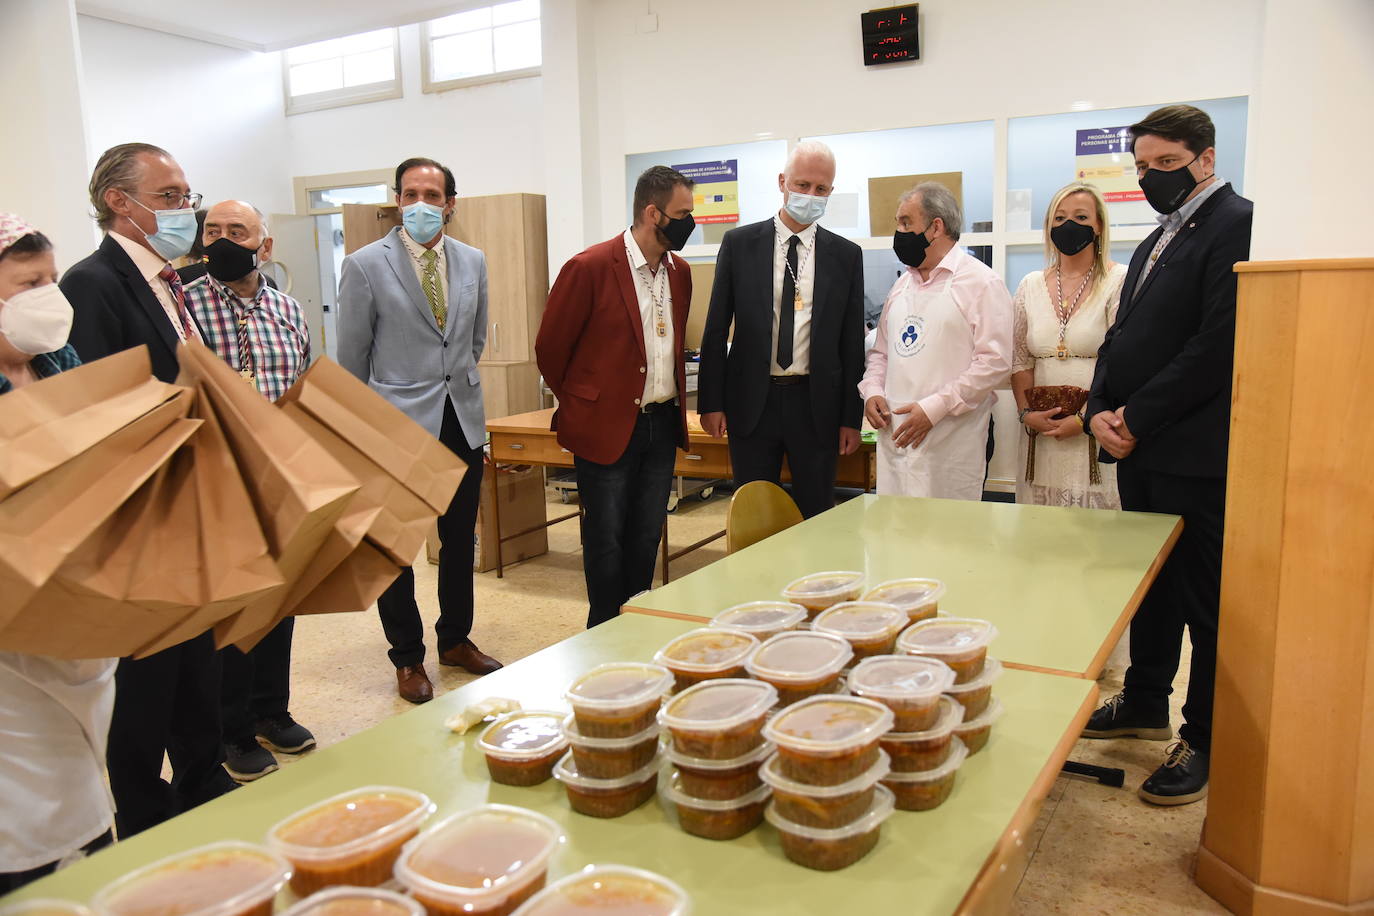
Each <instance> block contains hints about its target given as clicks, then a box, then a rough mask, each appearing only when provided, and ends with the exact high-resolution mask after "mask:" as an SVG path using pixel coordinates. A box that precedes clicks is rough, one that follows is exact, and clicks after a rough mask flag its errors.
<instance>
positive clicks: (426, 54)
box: [420, 0, 542, 92]
mask: <svg viewBox="0 0 1374 916" xmlns="http://www.w3.org/2000/svg"><path fill="white" fill-rule="evenodd" d="M420 48H421V51H422V52H423V54H422V57H423V60H422V63H423V79H422V83H423V89H424V91H425V92H442V91H443V90H445V89H454V88H457V87H459V86H468V85H472V84H474V83H487V82H494V81H496V80H508V79H518V78H520V77H525V76H537V75H538V74H539V64H540V61H541V60H542V47H541V40H540V35H539V0H515V2H513V3H500V4H496V5H494V6H484V7H481V8H479V9H472V10H466V11H464V12H461V13H454V14H453V15H452V16H445V17H443V18H442V19H432V20H430V21H429V22H426V23H425V24H424V27H423V28H422V29H421V34H420Z"/></svg>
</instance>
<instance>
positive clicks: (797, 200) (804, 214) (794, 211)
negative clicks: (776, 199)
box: [784, 191, 830, 226]
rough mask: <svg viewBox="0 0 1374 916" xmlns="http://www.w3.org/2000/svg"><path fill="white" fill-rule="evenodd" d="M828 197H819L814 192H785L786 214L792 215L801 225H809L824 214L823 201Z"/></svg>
mask: <svg viewBox="0 0 1374 916" xmlns="http://www.w3.org/2000/svg"><path fill="white" fill-rule="evenodd" d="M829 199H830V198H828V197H821V196H819V195H816V194H799V193H797V192H796V191H788V192H787V206H786V207H785V208H784V209H786V210H787V215H788V216H790V217H792V218H793V219H794V220H796V221H797V222H799V223H801V224H802V225H803V226H809V225H811V224H812V223H814V222H815V221H816V220H818V219H820V218H821V217H822V216H824V215H825V202H826V201H827V200H829Z"/></svg>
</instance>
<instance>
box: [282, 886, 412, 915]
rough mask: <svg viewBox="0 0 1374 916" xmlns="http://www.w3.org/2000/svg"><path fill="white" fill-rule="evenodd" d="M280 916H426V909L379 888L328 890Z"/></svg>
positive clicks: (405, 897)
mask: <svg viewBox="0 0 1374 916" xmlns="http://www.w3.org/2000/svg"><path fill="white" fill-rule="evenodd" d="M283 916H425V908H424V907H423V906H422V905H421V904H420V901H418V900H416V899H415V898H414V897H407V896H405V895H404V894H398V893H396V892H395V891H388V890H383V889H382V888H380V887H327V888H325V889H324V890H322V891H320V892H318V893H315V894H311V895H310V896H309V897H306V898H305V899H304V900H301V901H299V902H298V903H297V904H296V905H295V906H293V907H291V909H289V910H287V911H286V912H285V913H284V914H283Z"/></svg>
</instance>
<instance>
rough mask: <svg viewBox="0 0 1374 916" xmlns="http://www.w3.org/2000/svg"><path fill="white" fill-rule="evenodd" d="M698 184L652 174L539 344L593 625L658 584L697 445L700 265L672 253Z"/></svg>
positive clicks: (556, 302)
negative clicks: (572, 472)
mask: <svg viewBox="0 0 1374 916" xmlns="http://www.w3.org/2000/svg"><path fill="white" fill-rule="evenodd" d="M692 187H693V183H692V182H691V181H690V180H688V179H687V178H685V177H683V176H682V174H681V173H679V172H677V171H675V170H673V169H670V168H667V167H665V166H654V167H653V168H650V169H648V170H647V171H645V172H644V174H642V175H640V176H639V180H638V182H636V184H635V194H634V223H633V225H631V226H630V228H629V229H626V230H625V231H624V232H622V233H620V234H619V235H616V236H615V237H614V238H612V239H609V240H607V241H605V242H601V243H600V244H598V245H593V246H592V247H591V248H588V249H587V250H586V251H583V252H582V253H580V254H577V255H574V256H573V258H572V259H571V260H570V261H568V263H566V264H564V265H563V269H562V270H560V271H559V272H558V279H557V280H556V281H555V282H554V285H553V289H551V290H550V291H549V299H548V303H547V305H546V306H545V309H544V318H543V321H542V322H541V323H540V325H539V336H538V338H537V339H536V341H535V344H534V350H535V356H536V358H537V360H538V363H539V371H540V372H541V373H542V374H543V376H544V381H546V382H547V383H548V385H549V388H550V389H551V390H552V391H553V393H554V394H555V395H556V396H557V397H558V410H557V411H555V412H554V415H553V429H555V430H557V432H558V442H559V444H560V445H562V446H563V447H564V448H566V449H567V450H568V451H570V452H572V453H573V461H574V464H575V466H576V468H577V490H578V494H579V497H580V498H581V500H582V509H583V515H582V566H583V571H584V573H585V575H586V578H587V601H588V604H589V605H590V608H589V610H588V613H587V626H588V627H594V626H596V625H597V624H599V623H604V622H605V621H607V620H610V619H611V618H613V617H615V616H616V615H617V614H619V613H620V606H621V605H622V604H624V603H625V599H627V598H629V597H630V596H631V595H634V594H637V593H639V592H641V591H644V590H645V589H647V588H649V587H650V586H651V585H653V580H654V561H655V558H656V556H657V553H658V542H659V537H660V536H661V534H662V531H663V523H664V520H665V519H666V517H667V513H668V493H669V491H670V489H671V488H672V481H673V465H674V463H675V462H676V459H677V449H678V448H684V449H685V448H686V447H687V409H686V403H685V402H686V398H685V397H684V395H685V393H686V391H687V387H686V383H687V380H686V367H685V365H684V363H683V356H682V341H683V337H684V334H685V333H686V330H687V309H688V307H689V306H690V305H691V302H692V274H691V270H690V268H689V267H688V266H687V262H686V261H684V260H682V259H681V258H679V257H677V256H676V255H674V254H672V252H673V251H676V250H678V249H680V248H682V246H683V245H684V244H686V242H687V237H688V236H689V235H691V234H692V230H693V229H694V228H695V226H696V223H695V222H694V221H693V219H692V206H693V198H692Z"/></svg>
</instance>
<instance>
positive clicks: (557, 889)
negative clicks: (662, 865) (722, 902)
mask: <svg viewBox="0 0 1374 916" xmlns="http://www.w3.org/2000/svg"><path fill="white" fill-rule="evenodd" d="M690 911H691V905H690V898H688V896H687V892H686V891H684V890H683V889H682V888H681V887H679V886H678V885H677V884H675V883H673V882H672V881H669V880H668V879H667V878H665V877H663V876H662V875H656V874H654V873H653V872H650V871H644V870H643V869H639V868H630V867H629V866H626V865H589V866H587V867H586V868H584V869H583V870H582V871H580V872H577V873H576V874H572V875H568V877H566V878H564V879H562V880H561V881H558V882H557V883H555V884H551V885H549V886H548V887H547V888H545V889H544V890H542V891H540V892H539V894H537V895H536V896H535V897H533V898H532V899H530V901H529V902H527V903H526V904H525V905H524V906H522V907H521V908H520V909H518V910H516V911H515V916H687V914H688V913H689V912H690Z"/></svg>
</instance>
